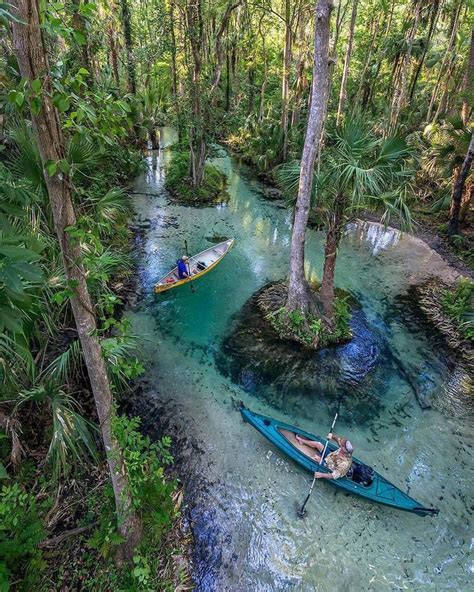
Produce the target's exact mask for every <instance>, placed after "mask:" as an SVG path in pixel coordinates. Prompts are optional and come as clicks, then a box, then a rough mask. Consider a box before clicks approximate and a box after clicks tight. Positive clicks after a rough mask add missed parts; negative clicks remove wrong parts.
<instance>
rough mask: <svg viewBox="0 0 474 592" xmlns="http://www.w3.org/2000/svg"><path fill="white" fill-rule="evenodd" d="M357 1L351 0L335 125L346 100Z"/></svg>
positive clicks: (338, 121)
mask: <svg viewBox="0 0 474 592" xmlns="http://www.w3.org/2000/svg"><path fill="white" fill-rule="evenodd" d="M358 1H359V0H353V2H352V15H351V24H350V27H349V39H348V42H347V51H346V57H345V59H344V69H343V72H342V80H341V90H340V92H339V104H338V106H337V116H336V124H337V125H339V124H340V123H341V118H342V111H343V109H344V104H345V102H346V95H347V79H348V78H349V64H350V61H351V55H352V45H353V43H354V29H355V22H356V18H357V4H358Z"/></svg>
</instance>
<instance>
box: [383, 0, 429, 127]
mask: <svg viewBox="0 0 474 592" xmlns="http://www.w3.org/2000/svg"><path fill="white" fill-rule="evenodd" d="M414 4H415V6H413V8H414V10H415V16H414V18H413V23H412V26H411V27H410V29H409V32H408V37H407V40H406V44H407V48H406V51H405V52H404V53H403V55H402V58H401V62H400V69H399V72H398V77H396V78H395V80H394V84H393V86H394V89H395V90H394V93H393V101H392V108H391V113H390V127H389V130H391V131H392V132H393V131H394V130H395V128H396V127H397V124H398V117H399V115H400V111H401V109H402V107H404V105H405V98H406V91H407V82H408V66H409V64H410V59H411V52H412V48H413V42H414V40H415V35H416V31H417V29H418V22H419V19H420V10H421V7H420V5H419V4H418V3H417V2H416V0H414Z"/></svg>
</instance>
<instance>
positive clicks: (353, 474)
mask: <svg viewBox="0 0 474 592" xmlns="http://www.w3.org/2000/svg"><path fill="white" fill-rule="evenodd" d="M277 431H278V433H279V434H281V436H283V438H285V440H286V441H287V442H289V443H290V444H291V445H292V446H293V447H294V448H296V449H297V450H298V452H300V453H301V454H304V455H305V456H307V457H308V458H310V459H311V460H312V461H313V462H314V463H315V464H319V463H318V462H317V461H316V459H315V458H314V454H315V452H316V451H315V449H314V448H311V446H307V445H306V444H300V443H299V442H298V440H297V439H296V433H295V432H292V431H290V430H285V429H284V428H281V427H278V428H277ZM301 435H302V436H303V437H305V436H304V435H303V434H301ZM317 441H318V442H321V444H325V443H326V439H323V438H317ZM336 448H337V447H336V446H335V445H334V444H332V442H330V443H329V444H328V452H332V451H333V450H336ZM360 466H365V465H363V463H358V462H357V461H356V460H353V461H352V467H351V471H350V474H348V475H347V477H345V479H347V480H348V481H351V482H354V483H357V485H359V486H362V487H367V488H368V487H370V486H371V485H372V479H370V480H368V481H362V480H361V479H359V478H358V475H360V470H358V469H359V467H360ZM320 469H322V470H323V471H324V472H326V471H327V468H326V467H325V466H322V467H321V466H320Z"/></svg>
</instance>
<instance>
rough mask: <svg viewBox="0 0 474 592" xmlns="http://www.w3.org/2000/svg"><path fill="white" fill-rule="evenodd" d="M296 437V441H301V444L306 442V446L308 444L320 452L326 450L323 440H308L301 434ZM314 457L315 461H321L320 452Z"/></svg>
mask: <svg viewBox="0 0 474 592" xmlns="http://www.w3.org/2000/svg"><path fill="white" fill-rule="evenodd" d="M295 437H296V441H297V442H299V444H304V445H305V446H308V447H309V448H314V449H316V450H317V451H318V452H322V451H323V450H324V445H323V444H321V442H317V441H316V440H307V439H306V438H303V437H302V436H300V435H299V434H296V436H295ZM313 458H314V459H315V461H316V462H317V463H319V462H320V461H321V455H320V454H317V453H315V454H314V455H313Z"/></svg>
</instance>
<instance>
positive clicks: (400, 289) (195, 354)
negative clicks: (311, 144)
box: [128, 130, 474, 592]
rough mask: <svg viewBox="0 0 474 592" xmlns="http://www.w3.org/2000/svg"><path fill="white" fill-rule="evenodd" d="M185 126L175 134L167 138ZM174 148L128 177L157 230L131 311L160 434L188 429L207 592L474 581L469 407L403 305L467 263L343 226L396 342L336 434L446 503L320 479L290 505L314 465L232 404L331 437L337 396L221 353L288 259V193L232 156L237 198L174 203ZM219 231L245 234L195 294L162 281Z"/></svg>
mask: <svg viewBox="0 0 474 592" xmlns="http://www.w3.org/2000/svg"><path fill="white" fill-rule="evenodd" d="M173 139H174V137H173V134H172V132H171V131H170V130H164V132H163V135H162V138H161V142H162V145H163V146H166V145H169V143H171V142H172V141H173ZM168 158H169V152H168V151H167V150H166V149H165V150H163V151H162V152H161V153H160V154H159V155H156V154H154V155H152V154H151V155H150V156H149V157H148V159H147V164H148V170H147V171H146V173H144V174H143V175H141V176H140V177H139V178H138V179H137V181H136V183H135V186H134V190H135V192H136V193H135V195H134V203H135V208H136V212H137V222H138V223H140V222H143V221H145V226H148V225H150V226H151V228H150V229H149V230H147V231H146V234H145V236H144V239H143V245H142V246H143V252H142V255H141V256H140V268H139V271H140V289H141V292H142V295H143V297H142V298H141V299H140V300H139V303H138V305H137V306H136V307H135V308H134V309H133V310H131V311H129V312H128V316H129V318H130V319H131V321H132V323H133V326H134V328H135V331H136V333H137V334H138V335H139V338H140V346H141V350H142V353H143V356H144V357H145V359H146V360H147V361H148V370H147V375H146V382H145V387H144V391H143V393H142V394H141V396H140V399H137V400H135V401H133V408H134V410H136V411H137V412H139V413H140V414H141V415H142V417H143V421H144V425H145V427H146V428H147V429H148V431H149V432H150V433H151V434H156V435H159V434H160V430H161V427H162V426H164V429H165V431H167V432H169V433H171V434H173V435H174V436H175V438H176V439H177V441H178V444H177V446H176V456H177V458H178V461H179V462H178V466H179V467H180V470H181V474H182V479H183V481H184V483H185V485H186V499H187V504H188V512H189V516H190V520H189V522H190V526H191V527H192V529H193V532H194V536H195V541H196V544H195V556H194V563H193V568H194V577H195V579H196V582H197V589H198V590H202V591H224V590H229V591H247V590H248V591H270V590H301V591H312V590H317V591H324V592H325V591H328V592H329V591H333V590H338V591H339V590H341V591H343V590H348V591H352V590H377V591H378V590H466V589H468V588H469V586H472V577H473V574H474V560H473V558H472V555H471V553H472V547H473V546H474V541H473V539H472V536H473V533H472V522H471V516H472V509H473V501H472V498H473V496H472V493H473V463H472V452H471V448H472V446H473V444H474V439H473V430H472V417H470V415H469V412H468V411H469V410H468V408H467V406H466V407H465V406H464V405H463V402H462V401H461V402H460V403H459V402H458V405H457V406H456V408H455V409H453V408H452V407H451V406H450V405H447V404H446V401H445V397H444V396H443V395H444V392H445V390H444V389H445V385H447V384H448V383H449V382H450V381H451V380H452V379H453V374H454V372H455V370H454V368H453V367H452V364H451V363H450V362H449V360H447V359H445V358H444V352H443V351H442V350H441V346H440V342H439V340H437V339H435V337H434V336H433V335H430V334H429V333H427V332H426V331H424V330H421V329H418V328H417V326H416V323H414V322H413V319H411V318H410V317H409V315H408V314H405V312H404V309H403V306H400V303H399V296H400V295H403V294H404V293H405V292H406V290H407V288H408V287H409V286H410V285H411V284H414V283H417V282H419V281H421V280H423V279H425V278H427V277H430V276H432V275H435V276H439V277H440V278H445V279H452V278H454V277H455V276H456V274H455V273H454V272H453V271H452V270H451V269H450V268H449V267H448V265H447V264H446V263H445V262H444V261H443V260H442V259H441V257H439V256H438V255H437V254H436V253H434V252H433V251H432V250H430V249H429V248H428V247H427V246H426V245H425V244H424V243H422V242H421V241H418V240H416V239H413V238H411V237H408V236H402V235H400V233H398V232H397V231H395V230H391V229H388V230H385V229H384V228H383V227H381V226H379V225H377V224H369V223H366V224H353V225H351V226H350V227H349V228H348V232H347V234H346V236H345V238H344V240H343V244H342V246H341V249H340V254H339V258H338V267H337V273H336V281H337V284H338V285H339V286H341V287H343V288H345V289H347V290H350V291H351V292H352V293H353V294H354V295H356V296H357V298H358V300H359V302H360V303H361V305H362V312H363V315H364V319H365V320H364V323H365V325H364V326H365V327H366V328H365V329H364V330H365V331H366V333H367V335H369V337H370V335H375V334H377V335H378V336H379V337H380V336H381V338H383V341H384V347H383V348H382V347H380V348H379V349H378V358H377V359H378V362H377V363H378V367H377V369H376V371H375V373H376V375H377V376H378V378H377V381H375V383H374V385H376V387H377V388H375V386H371V384H372V383H371V382H370V380H371V373H369V375H368V376H367V378H363V380H362V381H361V385H360V388H364V389H365V391H366V392H368V393H369V395H370V396H373V397H374V399H377V401H378V402H379V403H380V404H379V405H378V406H377V408H376V411H372V410H371V407H370V406H369V407H368V409H369V411H367V413H366V415H365V416H364V417H363V418H361V417H360V416H359V417H358V416H357V415H354V414H353V413H352V412H351V401H352V399H351V398H350V396H349V395H350V393H349V395H348V396H346V397H345V400H344V401H343V403H342V406H341V414H340V418H339V421H338V425H337V427H336V432H337V433H343V434H347V433H350V437H351V440H352V442H353V443H354V445H355V447H356V449H357V450H356V452H357V456H359V457H361V458H363V459H365V460H367V462H370V464H372V465H373V466H374V467H375V468H376V469H377V470H379V471H381V472H382V473H384V474H385V475H387V476H389V477H390V479H391V480H392V481H393V482H394V483H395V484H397V485H399V486H400V487H402V488H405V489H407V490H409V493H410V494H411V495H412V496H413V497H415V498H416V499H418V500H419V501H420V502H422V503H424V504H426V505H433V506H436V507H438V508H439V509H440V514H439V516H438V517H437V518H435V519H430V518H424V519H422V518H419V517H417V516H414V515H411V514H406V513H402V512H399V511H396V510H392V509H389V508H385V507H382V506H377V505H373V504H369V503H367V502H364V501H363V500H360V499H357V498H355V497H348V496H346V495H344V494H342V493H340V492H337V491H336V490H335V489H334V488H333V487H331V486H330V485H329V484H327V483H320V482H318V483H317V484H316V486H315V489H314V491H313V495H312V498H311V500H310V502H309V504H308V513H307V516H306V518H305V519H304V520H300V519H298V518H297V516H296V508H297V507H298V505H299V504H301V503H302V501H303V499H304V497H305V496H306V493H307V490H308V487H309V484H310V481H311V478H310V476H309V475H307V474H304V473H303V472H302V471H301V470H300V469H298V468H297V467H296V466H295V465H294V464H292V463H291V462H289V461H287V460H286V459H284V458H282V457H281V456H280V455H279V453H278V451H277V450H276V449H274V448H273V447H272V446H271V445H270V444H269V443H268V442H267V441H266V440H265V439H264V438H263V437H261V436H260V435H259V434H258V433H257V432H256V431H255V430H253V429H252V428H251V427H250V426H249V425H247V424H244V423H243V422H242V421H241V418H240V414H239V413H238V412H237V411H236V410H235V406H234V404H233V401H235V400H242V401H243V402H244V403H245V404H246V405H247V406H249V407H250V408H252V409H254V410H255V411H257V412H260V413H265V414H268V415H275V416H278V417H280V418H281V419H283V420H285V421H288V422H289V423H296V424H298V425H301V426H303V427H304V428H306V429H307V430H308V431H312V432H314V433H321V434H325V433H326V432H327V430H328V428H329V425H330V423H331V419H332V416H333V414H334V411H335V404H334V400H332V399H330V398H327V396H326V394H325V393H324V392H323V389H322V388H321V389H318V380H316V381H314V384H313V383H312V384H313V386H312V390H311V392H310V393H308V392H305V393H304V394H302V393H300V392H299V391H298V389H296V388H286V387H285V386H284V384H283V383H282V382H279V383H277V382H275V383H274V382H272V381H268V380H267V381H266V382H265V381H264V382H262V383H259V381H258V380H259V375H258V368H257V369H256V368H253V369H252V373H253V374H252V376H253V378H254V379H255V380H254V381H253V382H252V388H249V387H248V384H247V383H246V382H245V381H244V380H240V379H239V378H236V376H235V375H233V374H232V373H228V372H225V371H223V369H222V364H221V363H218V360H219V359H220V358H221V357H222V355H223V354H222V351H223V350H222V344H223V341H224V339H225V337H226V336H228V335H229V334H230V333H231V331H232V328H233V327H234V326H235V323H236V315H238V313H239V311H240V310H241V308H242V306H243V304H244V303H245V302H246V301H247V299H248V298H249V297H250V296H251V295H252V294H253V293H254V292H255V291H256V290H257V289H258V288H260V287H261V286H263V285H264V284H265V283H267V282H268V281H270V280H278V279H280V278H283V277H285V275H286V273H287V269H288V261H289V242H290V232H291V216H290V214H289V212H288V211H287V210H286V209H285V208H284V207H283V204H280V203H278V202H269V201H267V200H265V199H264V198H263V197H262V195H261V187H260V185H259V183H258V181H256V180H255V179H254V178H253V177H252V175H251V173H250V172H249V171H248V170H247V169H246V168H245V167H243V166H241V165H240V164H239V163H238V162H237V161H236V160H234V159H232V158H229V157H227V156H222V157H220V158H216V159H214V162H215V164H217V165H218V166H219V167H220V168H221V169H222V170H224V171H225V172H226V173H227V174H228V177H229V194H230V200H229V202H228V203H227V204H226V205H221V206H216V207H210V208H192V207H186V206H183V205H179V204H177V203H174V202H173V201H172V200H171V199H170V198H169V196H168V195H167V194H166V192H165V191H164V188H163V177H164V169H163V165H164V163H165V162H166V160H167V159H168ZM140 192H144V193H140ZM146 194H147V195H146ZM148 220H150V223H148V222H147V221H148ZM214 235H219V236H223V237H235V239H236V244H235V247H234V248H233V250H232V251H231V252H230V253H229V255H228V256H227V257H226V258H225V259H224V260H223V261H222V262H221V264H220V265H219V266H218V267H217V268H216V269H215V270H214V271H213V272H211V273H209V274H207V275H206V276H204V277H203V278H202V279H200V280H198V281H197V282H195V283H194V286H195V290H194V292H193V291H191V289H190V288H189V286H183V287H181V288H178V289H176V290H172V291H170V292H167V293H166V294H163V295H161V296H154V295H153V294H152V286H153V283H154V282H155V281H156V280H157V278H159V277H160V276H161V275H163V274H164V273H166V272H167V271H168V270H169V268H170V267H172V266H173V265H174V264H175V260H176V258H177V257H178V256H180V255H181V254H183V252H184V251H183V249H184V241H185V240H186V241H187V242H188V247H189V252H191V253H194V252H198V251H200V250H202V249H205V248H207V247H208V246H210V245H211V244H212V243H211V241H210V240H209V239H212V238H213V236H214ZM322 245H323V236H322V235H321V234H320V233H318V232H314V231H311V230H310V231H309V232H308V240H307V253H306V256H307V274H308V275H309V276H312V277H314V278H317V277H318V276H319V274H320V272H321V269H322V252H323V249H322ZM387 352H390V355H395V356H396V357H397V358H398V359H399V360H401V361H402V362H403V367H404V368H408V370H409V373H410V376H411V379H412V381H414V383H415V384H416V386H417V388H419V390H420V392H422V393H423V396H424V403H425V406H429V407H430V408H427V409H425V410H422V408H421V407H420V404H419V401H417V399H416V397H415V395H414V392H413V388H411V387H410V384H408V382H407V379H406V376H405V375H404V374H403V372H401V371H400V368H399V367H397V366H396V365H393V364H391V365H389V364H388V363H387V361H386V359H385V358H386V356H387V355H388V354H387ZM348 355H349V363H350V353H349V354H348ZM341 363H342V362H341ZM377 373H378V374H377ZM323 379H324V377H321V382H322V381H323ZM259 385H261V388H260V386H259ZM263 393H265V395H263ZM354 401H355V400H354ZM354 401H352V403H353V404H354V405H355V402H354Z"/></svg>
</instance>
